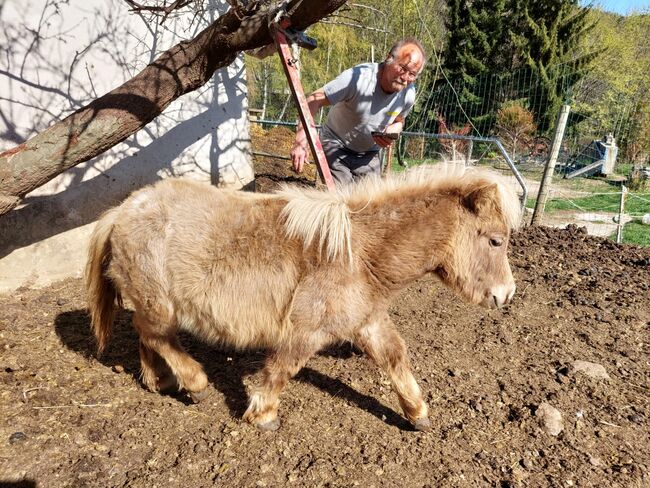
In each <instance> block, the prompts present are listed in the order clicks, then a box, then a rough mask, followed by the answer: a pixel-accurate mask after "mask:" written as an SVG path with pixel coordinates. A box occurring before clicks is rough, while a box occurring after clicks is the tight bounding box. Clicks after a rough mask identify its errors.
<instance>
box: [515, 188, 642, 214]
mask: <svg viewBox="0 0 650 488" xmlns="http://www.w3.org/2000/svg"><path fill="white" fill-rule="evenodd" d="M636 197H640V198H636ZM641 198H642V199H643V200H641ZM620 202H621V194H620V193H619V192H616V193H608V194H605V195H603V194H599V195H592V196H586V197H581V198H571V199H570V200H569V199H566V198H552V199H550V200H548V201H547V202H546V207H545V208H544V212H546V213H552V212H553V211H557V210H574V211H579V210H580V209H583V210H584V211H586V212H618V208H619V205H620ZM526 206H527V207H528V208H534V207H535V199H534V198H529V199H528V201H527V202H526ZM578 207H579V208H578ZM625 213H631V214H646V213H650V193H647V192H643V193H636V192H631V193H630V194H628V195H627V197H626V198H625Z"/></svg>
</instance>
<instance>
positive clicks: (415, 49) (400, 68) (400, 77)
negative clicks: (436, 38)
mask: <svg viewBox="0 0 650 488" xmlns="http://www.w3.org/2000/svg"><path fill="white" fill-rule="evenodd" d="M425 62H426V56H425V53H424V48H423V47H422V44H420V42H419V41H418V40H417V39H415V38H414V37H407V38H405V39H402V40H401V41H398V42H397V43H395V45H393V47H392V48H391V49H390V51H389V53H388V56H386V61H384V66H383V68H382V71H381V74H380V77H379V84H380V86H381V88H382V90H384V91H385V92H386V93H395V92H398V91H401V90H403V89H404V88H406V87H407V86H408V85H409V84H410V83H413V82H414V81H415V79H416V78H417V76H418V75H419V74H420V72H421V71H422V68H423V67H424V63H425Z"/></svg>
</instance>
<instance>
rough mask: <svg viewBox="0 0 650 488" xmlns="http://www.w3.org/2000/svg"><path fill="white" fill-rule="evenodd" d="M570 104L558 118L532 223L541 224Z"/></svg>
mask: <svg viewBox="0 0 650 488" xmlns="http://www.w3.org/2000/svg"><path fill="white" fill-rule="evenodd" d="M570 109H571V107H570V106H569V105H562V109H561V110H560V115H558V118H557V125H556V127H555V135H554V136H553V144H552V145H551V153H550V154H549V156H548V161H547V163H546V167H545V168H544V176H543V177H542V182H541V183H540V185H539V192H538V193H537V202H536V203H535V210H534V211H533V218H532V220H531V222H530V224H531V225H539V221H540V220H541V218H542V214H543V213H544V207H545V206H546V199H547V198H548V192H549V189H550V186H551V180H552V178H553V172H554V171H555V164H556V163H557V157H558V155H559V154H560V147H561V146H562V139H563V138H564V129H566V121H567V119H568V118H569V110H570Z"/></svg>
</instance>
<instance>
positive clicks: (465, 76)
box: [428, 0, 507, 133]
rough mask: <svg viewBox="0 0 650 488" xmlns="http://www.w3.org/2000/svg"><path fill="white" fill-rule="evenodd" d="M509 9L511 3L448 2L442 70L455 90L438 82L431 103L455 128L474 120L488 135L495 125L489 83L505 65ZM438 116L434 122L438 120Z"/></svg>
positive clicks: (487, 0)
mask: <svg viewBox="0 0 650 488" xmlns="http://www.w3.org/2000/svg"><path fill="white" fill-rule="evenodd" d="M505 6H506V0H475V1H470V0H448V8H449V17H448V22H447V28H448V32H449V38H448V41H447V45H446V49H445V52H444V54H443V57H444V63H443V66H442V69H443V70H444V72H445V74H446V77H447V79H448V80H449V81H450V82H451V84H452V85H453V87H454V89H453V90H452V88H451V87H450V86H449V84H448V83H447V80H445V79H439V80H436V82H435V85H434V86H433V89H432V97H431V100H430V103H429V104H428V105H429V106H430V107H436V108H437V111H436V113H435V115H438V116H442V117H443V118H444V119H445V120H446V122H447V124H448V125H449V126H450V127H453V126H457V127H458V126H464V125H466V124H468V123H469V121H471V122H472V124H473V125H474V126H475V127H476V129H477V130H478V131H479V132H481V133H483V132H486V131H487V130H488V128H489V126H490V125H491V123H492V120H493V115H494V112H495V107H494V106H493V105H494V97H491V96H490V93H489V89H490V87H489V85H490V78H491V76H492V74H493V73H494V72H495V71H499V70H501V69H502V67H503V63H504V56H503V54H502V51H501V49H500V48H501V47H502V46H503V42H504V39H507V36H506V31H505V30H504V12H505ZM433 111H434V110H433V109H431V110H430V112H433ZM440 112H443V113H440ZM433 115H434V114H433V113H430V118H431V119H433V120H435V119H436V117H433ZM428 129H429V130H432V129H434V128H433V127H428Z"/></svg>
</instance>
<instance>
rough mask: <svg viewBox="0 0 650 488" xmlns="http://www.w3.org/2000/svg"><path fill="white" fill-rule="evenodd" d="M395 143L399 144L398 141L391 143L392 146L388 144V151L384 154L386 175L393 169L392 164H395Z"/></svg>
mask: <svg viewBox="0 0 650 488" xmlns="http://www.w3.org/2000/svg"><path fill="white" fill-rule="evenodd" d="M395 144H397V142H394V143H393V144H391V145H390V146H388V147H387V148H386V152H385V154H384V156H385V159H386V165H385V166H384V171H383V173H384V175H387V174H389V173H390V172H391V171H392V170H393V169H392V166H393V146H394V145H395Z"/></svg>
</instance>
